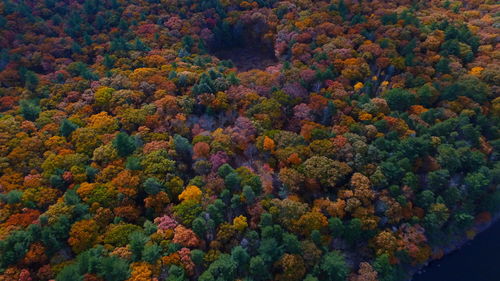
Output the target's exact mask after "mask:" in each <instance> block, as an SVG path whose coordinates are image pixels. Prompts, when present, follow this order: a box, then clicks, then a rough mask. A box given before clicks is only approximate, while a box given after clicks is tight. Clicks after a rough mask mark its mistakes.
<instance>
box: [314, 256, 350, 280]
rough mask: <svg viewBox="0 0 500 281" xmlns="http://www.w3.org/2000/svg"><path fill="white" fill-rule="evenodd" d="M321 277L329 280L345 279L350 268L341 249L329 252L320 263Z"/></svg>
mask: <svg viewBox="0 0 500 281" xmlns="http://www.w3.org/2000/svg"><path fill="white" fill-rule="evenodd" d="M319 272H320V273H319V275H318V277H319V279H321V280H327V281H345V280H346V279H347V274H348V273H349V269H348V268H347V264H346V262H345V259H344V256H343V255H342V254H341V253H340V252H339V251H333V252H330V253H327V254H326V255H324V256H323V258H322V259H321V262H320V264H319Z"/></svg>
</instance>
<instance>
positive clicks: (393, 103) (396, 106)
mask: <svg viewBox="0 0 500 281" xmlns="http://www.w3.org/2000/svg"><path fill="white" fill-rule="evenodd" d="M384 98H385V99H386V100H387V104H388V105H389V107H390V108H391V109H392V110H399V111H405V110H407V109H408V108H409V107H410V106H412V105H414V104H415V101H416V99H415V95H414V94H412V93H410V92H408V91H406V90H403V89H401V88H395V89H391V90H389V91H388V92H387V93H386V94H385V96H384Z"/></svg>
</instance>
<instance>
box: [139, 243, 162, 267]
mask: <svg viewBox="0 0 500 281" xmlns="http://www.w3.org/2000/svg"><path fill="white" fill-rule="evenodd" d="M161 251H162V248H161V247H160V246H158V245H157V244H151V245H146V247H144V250H142V259H143V260H144V261H146V262H148V263H150V264H154V263H155V262H156V261H157V260H158V259H159V258H160V256H161Z"/></svg>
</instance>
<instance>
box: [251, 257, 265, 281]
mask: <svg viewBox="0 0 500 281" xmlns="http://www.w3.org/2000/svg"><path fill="white" fill-rule="evenodd" d="M249 274H250V276H251V277H252V278H253V280H255V281H260V280H268V279H269V278H270V274H269V271H268V269H267V266H266V263H265V262H264V260H263V259H262V257H261V256H255V257H252V258H251V259H250V267H249Z"/></svg>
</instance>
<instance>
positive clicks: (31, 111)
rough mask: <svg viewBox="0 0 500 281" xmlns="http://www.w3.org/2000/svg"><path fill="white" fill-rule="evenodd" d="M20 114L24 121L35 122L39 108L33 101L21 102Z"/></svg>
mask: <svg viewBox="0 0 500 281" xmlns="http://www.w3.org/2000/svg"><path fill="white" fill-rule="evenodd" d="M19 104H20V106H21V114H22V115H23V117H24V118H25V119H26V120H29V121H35V120H36V119H37V118H38V115H39V114H40V107H39V106H38V105H37V104H35V102H34V101H28V100H21V102H20V103H19Z"/></svg>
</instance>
